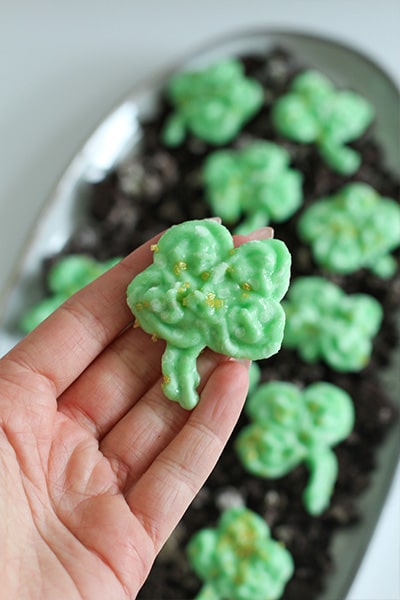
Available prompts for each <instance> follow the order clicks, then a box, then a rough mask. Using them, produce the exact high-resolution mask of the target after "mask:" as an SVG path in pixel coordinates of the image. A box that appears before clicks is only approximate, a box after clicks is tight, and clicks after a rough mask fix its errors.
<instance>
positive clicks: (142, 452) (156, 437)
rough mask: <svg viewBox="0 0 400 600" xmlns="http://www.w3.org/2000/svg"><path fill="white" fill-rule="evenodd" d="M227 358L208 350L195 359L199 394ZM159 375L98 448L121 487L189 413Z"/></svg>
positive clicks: (144, 467)
mask: <svg viewBox="0 0 400 600" xmlns="http://www.w3.org/2000/svg"><path fill="white" fill-rule="evenodd" d="M228 360H229V359H228V358H227V357H226V356H223V355H220V354H216V353H215V352H212V351H211V350H208V351H205V352H204V353H203V354H202V355H201V356H200V357H199V359H198V371H199V374H200V385H199V387H198V392H199V394H201V393H202V391H203V389H204V386H205V384H206V382H207V381H208V379H209V378H210V376H211V374H212V373H213V371H214V370H215V369H216V368H217V366H218V365H219V364H220V363H222V362H224V361H228ZM161 382H162V378H161V374H160V377H159V378H158V380H157V382H156V383H155V385H154V386H153V387H152V388H151V389H150V390H149V391H148V392H147V394H146V396H145V397H144V398H143V399H142V400H141V401H140V402H138V403H137V404H136V405H135V406H134V407H133V408H132V409H131V410H130V411H129V412H128V413H127V414H126V416H125V417H124V418H123V419H122V420H121V421H120V422H119V423H118V424H117V425H116V426H115V427H114V428H113V429H112V430H111V431H110V433H109V434H108V435H107V436H106V437H105V438H104V439H103V440H102V442H101V445H100V449H101V451H102V452H103V454H104V455H105V456H106V457H107V458H108V459H109V461H110V462H111V464H112V466H113V469H114V472H115V473H116V474H117V475H118V481H119V484H120V488H121V489H122V490H124V489H127V488H129V486H130V485H132V483H133V482H135V481H136V480H137V479H138V478H139V477H141V475H143V473H144V472H145V471H146V470H147V469H148V468H149V467H150V465H151V464H152V462H153V461H154V460H155V459H156V458H157V456H158V455H159V454H160V452H162V451H163V450H164V448H165V447H166V446H167V445H168V444H169V443H170V442H171V441H172V440H173V439H174V437H175V436H176V435H177V434H178V433H179V432H180V430H181V429H182V427H183V426H184V424H185V423H186V422H187V420H188V419H189V418H190V412H189V411H188V410H185V409H183V408H182V407H181V406H180V405H179V404H178V403H176V402H172V401H171V400H168V399H167V398H166V397H165V396H164V394H163V391H162V387H161Z"/></svg>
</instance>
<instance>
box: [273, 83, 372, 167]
mask: <svg viewBox="0 0 400 600" xmlns="http://www.w3.org/2000/svg"><path fill="white" fill-rule="evenodd" d="M373 117H374V110H373V107H372V105H371V104H370V103H369V102H368V101H367V100H365V99H364V98H362V97H361V96H359V95H358V94H356V93H355V92H352V91H349V90H339V91H338V90H336V89H335V88H334V86H333V84H332V83H331V82H330V81H329V80H328V79H327V78H326V77H324V76H323V75H322V74H320V73H318V72H316V71H305V72H303V73H301V74H300V75H298V76H297V77H295V79H294V80H293V82H292V85H291V87H290V90H289V92H288V93H287V94H285V95H284V96H282V97H281V98H279V99H278V100H277V102H276V103H275V105H274V106H273V109H272V119H273V123H274V125H275V127H276V129H277V130H278V132H279V133H280V134H281V135H283V136H285V137H287V138H289V139H292V140H294V141H296V142H301V143H304V144H309V143H315V144H317V145H318V149H319V152H320V154H321V156H322V157H323V158H324V160H325V162H326V163H327V164H328V165H329V166H330V167H331V169H333V170H334V171H337V172H338V173H341V174H342V175H351V174H352V173H354V172H355V171H356V170H357V169H358V167H359V166H360V163H361V158H360V156H359V154H358V152H356V151H355V150H353V149H352V148H349V147H347V146H345V144H346V143H348V142H351V141H353V140H355V139H357V138H358V137H359V136H360V135H361V134H362V133H364V131H365V130H366V129H367V127H368V126H369V125H370V123H371V122H372V119H373Z"/></svg>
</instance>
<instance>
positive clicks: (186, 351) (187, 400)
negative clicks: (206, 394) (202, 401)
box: [162, 344, 203, 410]
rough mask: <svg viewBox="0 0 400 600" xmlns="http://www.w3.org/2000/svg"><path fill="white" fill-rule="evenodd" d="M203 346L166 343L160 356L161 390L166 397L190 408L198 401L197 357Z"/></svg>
mask: <svg viewBox="0 0 400 600" xmlns="http://www.w3.org/2000/svg"><path fill="white" fill-rule="evenodd" d="M202 349H203V346H193V347H191V348H176V347H175V346H172V345H171V344H167V346H166V349H165V352H164V354H163V357H162V372H163V375H164V384H163V390H164V393H165V395H166V396H167V398H169V399H170V400H174V401H175V402H178V403H179V404H180V405H181V406H182V407H183V408H186V409H188V410H191V409H192V408H194V407H195V406H196V404H197V403H198V401H199V396H198V394H197V392H196V388H197V386H198V385H199V382H200V375H199V373H198V371H197V366H196V361H197V357H198V355H199V354H200V352H201V351H202Z"/></svg>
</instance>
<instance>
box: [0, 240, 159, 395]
mask: <svg viewBox="0 0 400 600" xmlns="http://www.w3.org/2000/svg"><path fill="white" fill-rule="evenodd" d="M160 235H161V234H159V235H157V236H155V237H154V238H153V239H151V240H149V241H148V242H146V243H145V244H143V245H142V246H140V247H139V248H137V249H136V250H134V251H133V252H132V253H131V254H129V255H128V256H127V257H126V258H124V259H122V260H121V262H119V263H118V264H117V265H116V266H115V267H113V268H112V269H110V270H109V271H107V272H106V273H104V275H102V276H101V277H99V278H98V279H96V280H95V281H94V282H92V283H90V284H89V285H88V286H86V287H85V288H83V289H82V290H80V291H79V292H77V293H76V294H74V295H73V296H72V297H71V298H69V299H68V300H67V301H66V302H65V303H64V304H63V305H62V306H60V307H59V308H58V309H57V310H56V311H54V313H53V314H51V315H50V316H49V317H48V318H47V319H46V320H45V321H43V323H41V324H40V325H39V326H38V327H37V328H36V329H34V330H33V331H32V332H31V333H29V334H28V335H27V336H26V337H25V338H24V339H23V340H21V341H20V342H19V343H18V344H17V345H16V346H15V347H14V348H13V349H12V350H10V352H9V353H8V354H6V356H5V357H4V358H3V361H12V362H13V363H16V364H17V365H18V366H19V367H21V368H23V369H27V370H30V371H32V372H34V373H39V374H41V375H43V376H44V377H45V378H46V379H47V380H49V381H50V382H51V384H52V385H53V386H54V388H55V391H56V394H57V396H59V395H60V394H61V393H62V392H64V391H65V390H66V389H67V388H68V387H69V386H70V385H71V383H72V382H73V381H74V380H75V379H76V378H77V377H78V376H79V375H80V374H81V373H82V372H83V371H84V370H85V369H86V368H87V367H88V365H89V364H90V363H91V362H92V361H93V360H94V359H95V358H96V357H97V356H98V355H99V354H100V353H101V352H102V351H103V350H104V348H106V347H107V346H108V345H109V344H110V342H111V341H112V340H113V339H115V338H116V337H117V336H118V335H119V334H120V333H121V331H123V330H124V329H125V328H126V326H127V325H128V324H129V323H130V322H131V321H132V318H133V317H132V313H131V311H130V310H129V308H128V306H127V304H126V288H127V286H128V284H129V283H130V281H131V280H132V278H133V277H135V275H137V274H138V273H140V272H141V271H143V269H145V268H146V267H147V266H148V265H149V264H150V263H151V262H152V252H151V245H152V244H154V243H156V242H157V240H158V239H159V237H160Z"/></svg>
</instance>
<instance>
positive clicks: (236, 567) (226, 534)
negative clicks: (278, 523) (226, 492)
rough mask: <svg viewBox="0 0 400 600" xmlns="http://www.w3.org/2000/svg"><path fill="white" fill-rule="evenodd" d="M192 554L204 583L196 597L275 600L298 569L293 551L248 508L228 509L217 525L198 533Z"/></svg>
mask: <svg viewBox="0 0 400 600" xmlns="http://www.w3.org/2000/svg"><path fill="white" fill-rule="evenodd" d="M188 556H189V561H190V564H191V566H192V568H193V570H194V571H195V572H196V574H197V575H198V576H199V577H200V579H202V580H203V581H204V585H203V588H202V589H201V590H200V592H199V594H198V595H197V596H196V600H227V599H228V598H229V600H266V599H268V600H277V599H278V598H280V597H281V596H282V594H283V591H284V588H285V585H286V583H287V581H288V580H289V579H290V578H291V576H292V575H293V571H294V564H293V559H292V556H291V554H290V553H289V552H288V551H287V550H286V548H284V547H283V546H282V544H280V543H279V542H276V541H274V540H273V539H271V535H270V530H269V527H268V525H267V523H266V522H265V521H264V519H262V518H261V517H260V516H259V515H258V514H256V513H255V512H253V511H251V510H249V509H247V508H232V509H228V510H226V511H225V512H224V513H223V514H222V516H221V518H220V520H219V523H218V526H217V528H216V529H211V528H210V529H203V530H201V531H199V532H198V533H196V534H195V535H194V536H193V538H192V539H191V541H190V542H189V546H188Z"/></svg>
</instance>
